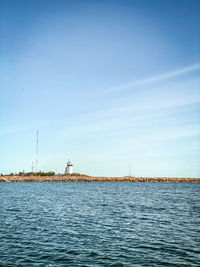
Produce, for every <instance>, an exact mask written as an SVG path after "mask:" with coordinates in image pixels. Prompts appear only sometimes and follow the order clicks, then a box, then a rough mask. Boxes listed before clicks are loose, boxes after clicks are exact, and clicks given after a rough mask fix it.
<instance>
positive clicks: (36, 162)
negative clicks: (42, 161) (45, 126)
mask: <svg viewBox="0 0 200 267" xmlns="http://www.w3.org/2000/svg"><path fill="white" fill-rule="evenodd" d="M37 165H38V130H37V138H36V161H35V169H36V170H37Z"/></svg>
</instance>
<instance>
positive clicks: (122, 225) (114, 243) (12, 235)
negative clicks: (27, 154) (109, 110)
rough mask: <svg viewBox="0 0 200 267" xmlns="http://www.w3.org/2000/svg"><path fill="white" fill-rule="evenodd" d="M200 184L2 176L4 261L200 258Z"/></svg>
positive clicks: (0, 243) (127, 262)
mask: <svg viewBox="0 0 200 267" xmlns="http://www.w3.org/2000/svg"><path fill="white" fill-rule="evenodd" d="M199 248H200V184H188V183H0V266H200V249H199Z"/></svg>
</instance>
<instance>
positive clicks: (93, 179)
mask: <svg viewBox="0 0 200 267" xmlns="http://www.w3.org/2000/svg"><path fill="white" fill-rule="evenodd" d="M0 182H137V183H139V182H153V183H159V182H168V183H178V182H180V183H200V178H176V177H92V176H84V175H83V176H71V175H68V176H65V175H59V176H58V175H55V176H1V177H0Z"/></svg>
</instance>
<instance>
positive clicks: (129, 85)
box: [102, 63, 200, 93]
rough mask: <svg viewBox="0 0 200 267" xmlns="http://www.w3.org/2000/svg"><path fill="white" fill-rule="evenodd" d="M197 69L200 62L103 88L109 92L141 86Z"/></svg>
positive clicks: (199, 68)
mask: <svg viewBox="0 0 200 267" xmlns="http://www.w3.org/2000/svg"><path fill="white" fill-rule="evenodd" d="M196 70H200V63H197V64H194V65H191V66H188V67H185V68H182V69H178V70H175V71H172V72H168V73H164V74H161V75H157V76H154V77H150V78H146V79H143V80H138V81H132V82H129V83H125V84H121V85H118V86H114V87H111V88H107V89H105V90H103V91H102V92H107V93H109V92H113V91H120V90H125V89H130V88H134V87H136V86H139V85H146V84H150V83H153V82H157V81H162V80H166V79H169V78H173V77H176V76H180V75H184V74H187V73H190V72H192V71H196Z"/></svg>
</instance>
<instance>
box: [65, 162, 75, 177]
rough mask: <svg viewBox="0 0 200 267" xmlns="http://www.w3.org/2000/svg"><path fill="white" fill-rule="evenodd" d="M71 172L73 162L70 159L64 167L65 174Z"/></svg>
mask: <svg viewBox="0 0 200 267" xmlns="http://www.w3.org/2000/svg"><path fill="white" fill-rule="evenodd" d="M72 172H73V164H72V163H71V161H70V160H68V162H67V167H66V168H65V174H72Z"/></svg>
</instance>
